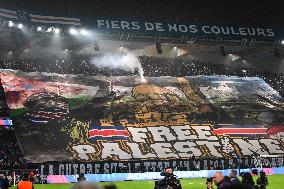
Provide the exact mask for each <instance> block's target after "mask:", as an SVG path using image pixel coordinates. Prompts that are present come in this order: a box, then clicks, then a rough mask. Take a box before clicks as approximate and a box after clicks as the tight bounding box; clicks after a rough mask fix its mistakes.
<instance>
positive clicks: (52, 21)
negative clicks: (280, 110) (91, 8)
mask: <svg viewBox="0 0 284 189" xmlns="http://www.w3.org/2000/svg"><path fill="white" fill-rule="evenodd" d="M31 21H32V22H40V23H46V24H69V25H81V23H78V22H64V21H60V20H38V19H34V18H32V19H31Z"/></svg>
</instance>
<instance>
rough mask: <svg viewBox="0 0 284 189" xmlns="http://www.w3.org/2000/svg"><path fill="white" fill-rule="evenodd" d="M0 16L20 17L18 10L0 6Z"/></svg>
mask: <svg viewBox="0 0 284 189" xmlns="http://www.w3.org/2000/svg"><path fill="white" fill-rule="evenodd" d="M0 17H4V18H10V19H17V18H18V16H17V12H16V11H11V10H7V9H1V8H0Z"/></svg>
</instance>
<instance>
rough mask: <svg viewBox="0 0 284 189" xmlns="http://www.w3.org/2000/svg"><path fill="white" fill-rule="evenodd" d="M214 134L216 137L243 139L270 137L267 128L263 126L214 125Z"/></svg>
mask: <svg viewBox="0 0 284 189" xmlns="http://www.w3.org/2000/svg"><path fill="white" fill-rule="evenodd" d="M213 127H214V131H213V133H214V134H216V135H230V136H242V137H256V135H257V137H261V136H268V134H267V128H264V127H263V125H233V124H218V125H214V126H213Z"/></svg>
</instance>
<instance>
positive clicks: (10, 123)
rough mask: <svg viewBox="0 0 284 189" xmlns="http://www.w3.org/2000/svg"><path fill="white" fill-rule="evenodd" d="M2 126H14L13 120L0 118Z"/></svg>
mask: <svg viewBox="0 0 284 189" xmlns="http://www.w3.org/2000/svg"><path fill="white" fill-rule="evenodd" d="M1 126H8V127H9V126H13V121H12V120H11V119H8V118H0V127H1Z"/></svg>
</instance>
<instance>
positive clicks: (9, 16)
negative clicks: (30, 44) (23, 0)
mask: <svg viewBox="0 0 284 189" xmlns="http://www.w3.org/2000/svg"><path fill="white" fill-rule="evenodd" d="M0 16H3V17H6V18H14V19H17V18H18V17H17V16H16V15H15V16H13V15H11V14H5V13H2V12H0Z"/></svg>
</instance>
